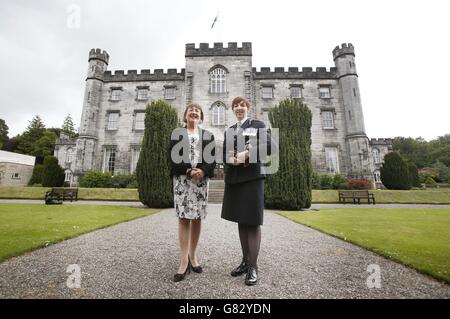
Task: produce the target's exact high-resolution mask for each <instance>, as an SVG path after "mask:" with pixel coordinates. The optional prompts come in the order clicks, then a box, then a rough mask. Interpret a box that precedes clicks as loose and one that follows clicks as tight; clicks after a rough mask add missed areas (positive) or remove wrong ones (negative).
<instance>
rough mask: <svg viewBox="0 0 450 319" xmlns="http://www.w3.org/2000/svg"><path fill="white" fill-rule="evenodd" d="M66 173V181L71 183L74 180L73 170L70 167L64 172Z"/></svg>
mask: <svg viewBox="0 0 450 319" xmlns="http://www.w3.org/2000/svg"><path fill="white" fill-rule="evenodd" d="M64 174H65V177H64V181H65V182H69V183H70V182H71V181H72V171H71V170H70V169H67V170H66V171H65V172H64Z"/></svg>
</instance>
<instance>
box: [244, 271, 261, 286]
mask: <svg viewBox="0 0 450 319" xmlns="http://www.w3.org/2000/svg"><path fill="white" fill-rule="evenodd" d="M257 282H258V271H257V270H256V268H255V267H253V266H249V267H248V271H247V276H245V284H246V285H247V286H254V285H256V283H257Z"/></svg>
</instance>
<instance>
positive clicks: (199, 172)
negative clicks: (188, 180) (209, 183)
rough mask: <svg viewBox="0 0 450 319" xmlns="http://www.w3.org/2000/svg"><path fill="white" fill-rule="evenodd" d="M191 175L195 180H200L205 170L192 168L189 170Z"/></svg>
mask: <svg viewBox="0 0 450 319" xmlns="http://www.w3.org/2000/svg"><path fill="white" fill-rule="evenodd" d="M191 177H192V178H193V179H195V180H198V181H201V180H202V179H203V177H205V172H204V171H203V170H201V169H200V168H193V169H192V171H191Z"/></svg>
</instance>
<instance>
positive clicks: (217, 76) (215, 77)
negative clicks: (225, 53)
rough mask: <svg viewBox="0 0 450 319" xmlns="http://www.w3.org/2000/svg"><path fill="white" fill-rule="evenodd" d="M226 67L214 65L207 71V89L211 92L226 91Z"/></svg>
mask: <svg viewBox="0 0 450 319" xmlns="http://www.w3.org/2000/svg"><path fill="white" fill-rule="evenodd" d="M227 73H228V71H227V69H226V68H225V67H223V66H215V67H213V68H211V69H210V71H209V79H210V81H209V83H210V85H209V91H210V92H211V93H225V92H226V91H227Z"/></svg>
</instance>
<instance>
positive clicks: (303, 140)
mask: <svg viewBox="0 0 450 319" xmlns="http://www.w3.org/2000/svg"><path fill="white" fill-rule="evenodd" d="M269 119H270V122H271V123H272V127H276V128H279V133H280V135H279V143H280V145H279V154H278V155H279V169H278V172H277V173H275V174H271V175H268V176H267V179H266V185H265V202H266V207H267V208H276V209H286V210H298V209H302V208H307V207H310V206H311V198H312V191H311V186H312V176H313V170H312V165H311V124H312V115H311V111H310V110H309V108H308V107H307V106H306V105H305V104H303V103H302V102H300V101H298V100H295V99H285V100H283V101H281V102H280V103H279V104H278V105H277V106H276V107H274V108H272V109H271V110H270V112H269Z"/></svg>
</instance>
